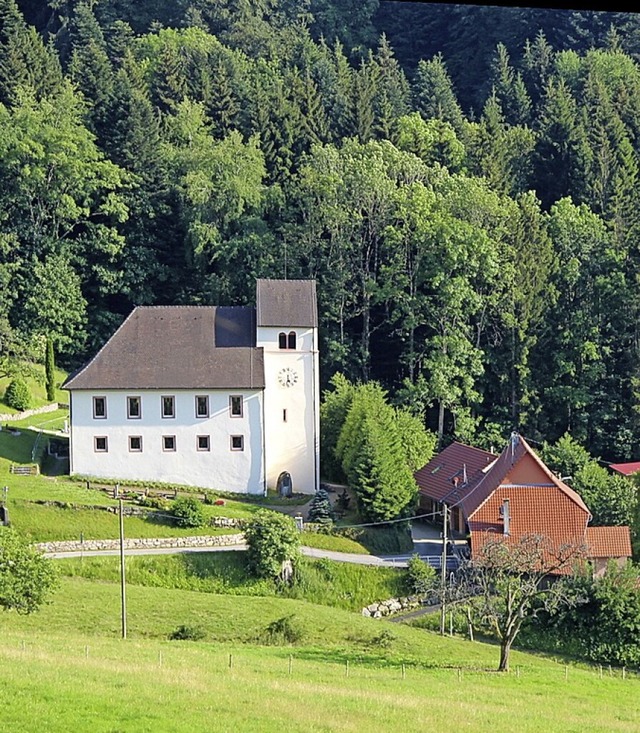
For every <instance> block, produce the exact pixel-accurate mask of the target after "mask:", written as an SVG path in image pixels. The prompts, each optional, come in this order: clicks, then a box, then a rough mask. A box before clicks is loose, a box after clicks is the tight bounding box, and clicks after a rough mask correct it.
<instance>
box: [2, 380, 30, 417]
mask: <svg viewBox="0 0 640 733" xmlns="http://www.w3.org/2000/svg"><path fill="white" fill-rule="evenodd" d="M4 401H5V404H7V405H9V407H13V409H14V410H21V411H22V410H28V409H29V408H30V407H31V404H32V398H31V390H30V389H29V387H28V385H27V383H26V382H25V381H24V379H21V378H19V377H18V378H16V379H12V380H11V381H10V382H9V384H8V386H7V389H6V390H5V393H4Z"/></svg>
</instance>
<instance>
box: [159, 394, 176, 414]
mask: <svg viewBox="0 0 640 733" xmlns="http://www.w3.org/2000/svg"><path fill="white" fill-rule="evenodd" d="M161 400H162V417H175V416H176V400H175V397H173V396H172V395H163V396H162V397H161Z"/></svg>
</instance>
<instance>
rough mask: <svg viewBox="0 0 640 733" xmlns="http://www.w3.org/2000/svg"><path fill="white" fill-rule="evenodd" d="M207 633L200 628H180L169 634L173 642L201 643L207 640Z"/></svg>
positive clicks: (182, 626)
mask: <svg viewBox="0 0 640 733" xmlns="http://www.w3.org/2000/svg"><path fill="white" fill-rule="evenodd" d="M206 635H207V634H206V632H205V631H204V629H201V628H200V627H199V626H185V625H184V624H183V625H181V626H178V628H177V629H175V630H174V631H172V632H171V633H170V634H169V639H170V640H171V641H201V640H202V639H204V638H205V636H206Z"/></svg>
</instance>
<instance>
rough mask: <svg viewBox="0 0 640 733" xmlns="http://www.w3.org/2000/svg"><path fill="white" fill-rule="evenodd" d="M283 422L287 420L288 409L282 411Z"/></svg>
mask: <svg viewBox="0 0 640 733" xmlns="http://www.w3.org/2000/svg"><path fill="white" fill-rule="evenodd" d="M282 422H287V411H286V410H283V411H282Z"/></svg>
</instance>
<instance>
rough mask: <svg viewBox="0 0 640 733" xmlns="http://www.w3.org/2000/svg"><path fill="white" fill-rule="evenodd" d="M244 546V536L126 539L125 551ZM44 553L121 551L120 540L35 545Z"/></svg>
mask: <svg viewBox="0 0 640 733" xmlns="http://www.w3.org/2000/svg"><path fill="white" fill-rule="evenodd" d="M240 544H244V534H223V535H217V536H210V535H198V536H196V537H156V538H139V539H125V540H124V548H125V550H142V549H159V548H163V547H167V548H176V547H177V548H181V547H227V546H229V545H240ZM34 547H35V548H36V549H38V550H39V551H40V552H44V553H52V552H81V551H82V552H90V551H97V550H119V549H120V540H85V541H84V542H79V541H77V540H69V541H62V542H39V543H38V544H36V545H34Z"/></svg>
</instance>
